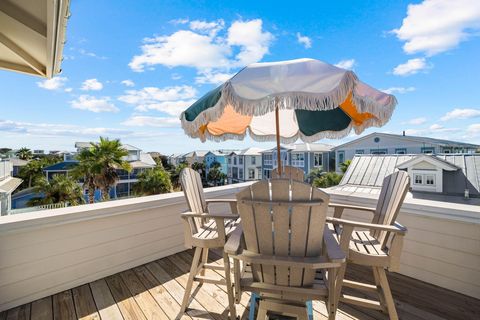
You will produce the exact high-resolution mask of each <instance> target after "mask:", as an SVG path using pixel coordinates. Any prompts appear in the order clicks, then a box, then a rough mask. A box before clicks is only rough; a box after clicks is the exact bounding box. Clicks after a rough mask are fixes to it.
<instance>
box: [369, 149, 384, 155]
mask: <svg viewBox="0 0 480 320" xmlns="http://www.w3.org/2000/svg"><path fill="white" fill-rule="evenodd" d="M370 153H371V154H387V153H388V152H387V149H370Z"/></svg>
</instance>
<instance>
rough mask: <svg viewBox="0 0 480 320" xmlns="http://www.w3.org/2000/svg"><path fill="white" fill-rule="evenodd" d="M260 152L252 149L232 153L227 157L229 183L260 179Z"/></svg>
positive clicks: (257, 149) (260, 150)
mask: <svg viewBox="0 0 480 320" xmlns="http://www.w3.org/2000/svg"><path fill="white" fill-rule="evenodd" d="M262 151H263V150H262V149H260V148H254V147H252V148H247V149H243V150H241V151H232V152H231V153H230V154H229V155H228V157H227V166H228V173H227V176H228V181H229V183H237V182H244V181H252V180H260V179H262V154H261V152H262Z"/></svg>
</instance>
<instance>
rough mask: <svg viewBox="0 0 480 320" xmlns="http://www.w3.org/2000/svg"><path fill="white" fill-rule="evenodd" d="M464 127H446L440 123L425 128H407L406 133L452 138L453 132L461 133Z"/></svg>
mask: <svg viewBox="0 0 480 320" xmlns="http://www.w3.org/2000/svg"><path fill="white" fill-rule="evenodd" d="M460 132H462V129H459V128H446V127H444V126H442V125H440V124H438V123H435V124H432V125H431V126H429V127H428V128H423V129H407V130H405V133H406V134H407V135H417V136H425V137H428V136H431V137H436V138H443V139H451V134H452V133H460Z"/></svg>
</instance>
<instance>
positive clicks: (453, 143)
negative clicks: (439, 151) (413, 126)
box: [333, 132, 480, 150]
mask: <svg viewBox="0 0 480 320" xmlns="http://www.w3.org/2000/svg"><path fill="white" fill-rule="evenodd" d="M373 136H383V137H390V138H394V139H400V140H404V141H414V142H418V143H425V144H429V145H432V144H435V145H439V146H442V147H465V148H480V145H478V144H471V143H465V142H458V141H451V140H444V139H436V138H429V137H420V136H410V135H405V136H404V135H401V134H392V133H382V132H373V133H370V134H367V135H366V136H363V137H360V138H357V139H355V140H352V141H349V142H346V143H343V144H340V145H338V146H336V147H334V148H333V149H334V150H338V149H342V148H345V147H346V146H349V145H351V144H355V143H357V142H359V141H363V140H366V139H369V138H371V137H373Z"/></svg>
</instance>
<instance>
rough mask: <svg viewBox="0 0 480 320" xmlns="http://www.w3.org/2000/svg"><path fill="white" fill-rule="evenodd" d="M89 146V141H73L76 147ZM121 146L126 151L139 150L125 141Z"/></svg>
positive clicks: (90, 144)
mask: <svg viewBox="0 0 480 320" xmlns="http://www.w3.org/2000/svg"><path fill="white" fill-rule="evenodd" d="M91 146H92V143H91V142H84V141H79V142H75V148H77V149H85V148H90V147H91ZM122 147H123V148H124V149H125V150H128V151H139V150H141V149H139V148H137V147H134V146H132V145H131V144H127V143H123V144H122Z"/></svg>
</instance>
